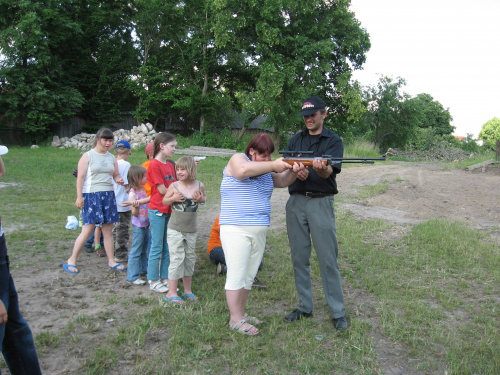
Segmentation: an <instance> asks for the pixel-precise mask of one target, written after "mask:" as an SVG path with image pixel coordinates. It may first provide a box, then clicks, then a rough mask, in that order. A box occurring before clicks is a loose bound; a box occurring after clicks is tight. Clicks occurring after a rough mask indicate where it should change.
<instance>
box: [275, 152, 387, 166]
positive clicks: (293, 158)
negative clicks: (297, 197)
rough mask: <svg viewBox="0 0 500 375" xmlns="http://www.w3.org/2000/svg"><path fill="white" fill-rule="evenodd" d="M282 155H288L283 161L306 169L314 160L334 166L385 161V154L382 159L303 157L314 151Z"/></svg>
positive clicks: (326, 156)
mask: <svg viewBox="0 0 500 375" xmlns="http://www.w3.org/2000/svg"><path fill="white" fill-rule="evenodd" d="M279 153H280V154H282V155H286V156H285V157H284V158H283V161H284V162H286V163H288V164H290V165H293V163H302V164H304V165H305V166H306V167H309V166H312V164H313V160H315V159H316V160H321V161H322V162H323V164H326V165H333V164H339V163H361V164H374V163H375V161H385V160H386V159H385V154H384V155H382V156H381V157H380V158H334V157H332V156H331V155H323V156H322V157H310V158H308V157H304V156H302V155H304V154H305V155H310V154H313V151H279ZM298 155H300V156H298Z"/></svg>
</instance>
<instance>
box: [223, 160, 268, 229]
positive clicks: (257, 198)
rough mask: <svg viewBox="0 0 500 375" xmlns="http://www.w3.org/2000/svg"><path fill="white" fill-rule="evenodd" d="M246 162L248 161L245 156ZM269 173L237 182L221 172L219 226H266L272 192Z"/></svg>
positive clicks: (232, 177) (224, 172)
mask: <svg viewBox="0 0 500 375" xmlns="http://www.w3.org/2000/svg"><path fill="white" fill-rule="evenodd" d="M245 157H246V158H247V160H248V161H250V159H249V158H248V157H247V156H246V155H245ZM273 187H274V183H273V177H272V176H271V173H266V174H264V175H262V176H258V177H252V178H250V177H249V178H245V179H244V180H238V179H237V178H235V177H234V176H227V175H226V168H224V171H223V177H222V183H221V185H220V194H221V211H220V218H219V223H220V224H221V225H224V224H227V225H266V226H269V223H270V218H271V201H270V199H271V194H272V192H273Z"/></svg>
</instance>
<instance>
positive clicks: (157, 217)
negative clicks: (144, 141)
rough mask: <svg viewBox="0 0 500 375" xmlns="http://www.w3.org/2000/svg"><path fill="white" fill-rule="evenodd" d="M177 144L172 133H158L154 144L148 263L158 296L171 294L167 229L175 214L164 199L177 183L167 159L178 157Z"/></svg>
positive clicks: (172, 167) (150, 284)
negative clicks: (171, 216)
mask: <svg viewBox="0 0 500 375" xmlns="http://www.w3.org/2000/svg"><path fill="white" fill-rule="evenodd" d="M176 145H177V141H176V140H175V136H173V135H172V134H169V133H159V134H158V135H157V136H156V138H155V141H154V153H153V156H154V159H153V160H152V161H151V163H150V164H149V168H148V172H147V179H148V182H149V185H150V186H151V201H150V203H149V211H148V217H149V223H150V230H151V248H150V250H149V260H148V280H149V288H150V289H151V290H154V291H155V292H158V293H166V292H168V284H167V279H168V267H169V266H170V255H169V252H168V244H167V225H168V221H169V219H170V214H171V212H172V207H171V206H164V205H163V203H162V201H163V196H164V195H165V193H166V192H167V189H168V187H169V186H170V185H171V184H172V183H173V182H175V181H176V178H175V166H174V164H173V163H172V162H170V161H167V158H172V156H173V155H174V153H175V146H176Z"/></svg>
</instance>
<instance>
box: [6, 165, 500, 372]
mask: <svg viewBox="0 0 500 375" xmlns="http://www.w3.org/2000/svg"><path fill="white" fill-rule="evenodd" d="M338 183H339V190H340V195H341V196H344V197H351V198H350V199H347V200H346V199H343V201H344V202H343V203H339V209H341V210H349V211H351V212H353V213H354V214H355V215H356V216H358V217H359V218H360V219H361V220H362V219H365V218H380V219H383V220H387V221H389V222H392V223H394V224H395V225H396V227H397V228H405V227H408V226H411V225H414V224H416V223H418V222H420V221H422V220H429V219H434V218H443V219H451V220H458V221H463V222H466V223H468V224H469V225H470V226H471V227H472V228H474V229H477V230H484V231H489V232H490V233H491V234H492V235H494V236H496V237H498V238H499V239H500V231H499V224H500V205H499V204H498V203H499V202H500V191H499V186H500V169H499V168H488V169H487V171H486V173H481V172H479V173H472V172H466V171H463V170H445V169H443V168H442V166H440V165H437V164H432V163H403V162H395V163H387V164H385V163H378V164H376V165H369V166H357V167H352V168H346V169H344V170H343V171H342V173H341V174H340V175H339V176H338ZM384 183H386V184H388V185H389V188H388V190H387V191H386V192H384V193H382V194H380V195H377V196H375V197H372V198H369V199H366V200H363V201H357V200H356V199H354V197H355V196H356V194H357V191H358V189H359V187H361V186H364V185H375V184H384ZM287 198H288V193H287V190H286V189H278V190H275V192H274V194H273V198H272V205H273V214H272V227H273V228H284V226H285V224H284V206H285V203H286V200H287ZM217 214H218V208H217V207H211V208H210V209H202V210H201V212H200V217H199V231H198V236H199V237H198V239H199V246H198V249H197V250H198V252H199V254H198V255H199V257H202V256H206V252H205V246H204V244H205V243H206V240H207V239H208V236H209V232H210V227H211V225H212V222H213V220H214V219H215V217H216V216H217ZM13 224H16V223H13ZM17 224H21V223H17ZM7 241H8V238H7ZM68 246H70V247H72V244H68ZM62 261H63V259H60V260H58V262H59V263H54V266H53V267H49V268H47V267H43V268H36V267H26V268H22V269H13V270H12V274H13V276H14V280H15V282H16V286H17V289H18V292H19V297H20V301H21V305H22V310H23V313H24V316H25V318H26V319H27V320H28V322H29V324H30V326H31V328H32V330H33V332H34V333H35V334H37V333H40V332H42V331H49V332H60V331H61V330H63V329H65V328H67V326H68V322H69V321H70V320H72V319H74V318H75V317H76V316H77V315H78V314H85V315H87V316H92V317H96V324H99V326H100V328H99V330H97V331H96V332H95V334H91V335H80V337H79V340H80V341H79V345H78V346H79V347H86V346H89V345H90V346H92V345H94V344H95V343H96V342H99V340H101V339H103V338H104V337H106V336H107V335H108V334H110V333H112V332H115V330H116V327H117V322H116V321H108V317H109V316H120V315H121V313H125V310H124V309H125V308H124V307H123V306H122V304H109V303H108V299H109V298H115V297H116V293H117V290H119V293H120V294H121V295H123V294H125V295H129V296H145V297H150V296H151V293H152V292H150V291H149V288H147V287H131V286H130V285H129V284H128V283H126V282H125V275H124V274H120V273H118V272H114V271H107V270H106V261H105V259H103V258H98V257H96V256H95V255H94V254H90V255H89V254H85V253H82V255H81V260H80V261H79V264H78V266H79V268H80V271H81V274H80V275H78V277H73V276H72V275H69V274H67V273H65V272H64V271H63V270H62V268H61V262H62ZM341 268H342V265H341ZM344 285H345V287H344V292H345V295H346V299H348V300H349V305H350V306H352V308H353V309H354V310H355V311H356V318H358V319H366V320H367V321H369V322H371V323H373V326H374V327H377V326H379V324H377V323H378V321H377V319H378V318H377V313H376V311H375V305H376V302H375V301H374V299H373V297H372V296H371V295H369V294H368V293H366V292H364V291H362V290H359V289H354V288H350V286H349V285H348V284H346V283H344ZM96 295H99V296H100V298H96ZM353 313H354V311H351V314H353ZM118 323H119V322H118ZM157 339H161V338H157ZM374 346H375V351H376V353H377V357H378V358H377V359H378V360H379V362H380V363H381V365H382V369H383V371H384V373H385V374H390V375H396V374H420V372H417V371H415V370H414V369H413V367H412V366H411V365H410V362H411V359H410V358H409V356H408V355H407V353H406V352H405V350H404V348H403V347H402V346H401V345H400V344H399V343H397V342H393V341H391V340H390V339H389V338H388V337H387V336H385V335H384V333H383V331H382V330H379V329H377V328H375V330H374ZM80 354H81V350H76V349H72V350H71V351H69V350H68V349H67V348H66V347H64V346H63V345H59V346H58V347H57V348H55V349H52V348H51V349H50V350H48V351H47V353H42V354H41V356H40V357H41V365H42V369H43V371H44V373H45V374H54V375H57V374H70V373H74V372H75V370H76V369H78V368H79V366H80V365H81V361H82V356H81V355H80ZM126 368H127V366H125V367H122V368H121V370H120V372H115V371H110V372H109V373H112V374H115V373H117V374H118V373H130V372H127V371H128V370H125V369H126ZM2 371H4V373H6V374H8V373H9V372H8V370H4V369H3V368H2Z"/></svg>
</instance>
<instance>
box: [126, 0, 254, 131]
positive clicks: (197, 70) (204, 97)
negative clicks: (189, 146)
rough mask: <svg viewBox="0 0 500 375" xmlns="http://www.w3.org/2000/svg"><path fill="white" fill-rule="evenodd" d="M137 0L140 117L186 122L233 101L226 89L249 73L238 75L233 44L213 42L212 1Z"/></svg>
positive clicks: (193, 123) (200, 120) (199, 120)
mask: <svg viewBox="0 0 500 375" xmlns="http://www.w3.org/2000/svg"><path fill="white" fill-rule="evenodd" d="M135 5H136V7H137V13H136V16H135V24H136V30H137V36H138V40H139V46H140V50H141V55H142V57H143V59H142V67H141V70H140V73H139V75H138V76H137V78H136V79H135V80H134V83H135V86H134V91H135V93H136V95H137V96H138V97H139V98H140V101H139V106H138V109H137V115H138V118H139V119H141V120H145V119H149V120H150V121H152V122H154V123H155V124H158V123H159V122H160V120H163V121H164V122H169V123H170V124H172V123H173V122H174V121H175V120H174V119H176V118H177V119H182V124H181V125H182V126H183V127H185V128H198V127H199V128H203V127H204V125H205V123H207V121H209V122H215V121H216V119H217V118H219V117H220V116H221V114H223V113H224V112H227V111H226V110H225V108H228V107H229V106H230V103H229V101H230V99H229V98H230V95H226V93H227V92H230V91H231V90H232V89H233V88H235V87H238V86H239V84H238V83H239V82H241V79H240V77H242V78H243V79H244V77H245V76H246V74H241V75H240V74H239V73H240V70H239V65H238V64H234V63H233V60H234V59H233V57H234V56H238V54H237V53H236V52H235V49H234V47H232V46H231V48H232V52H229V48H225V49H223V48H216V46H215V45H214V34H213V30H212V29H213V23H214V11H213V2H212V1H211V0H210V1H209V0H206V1H202V2H200V1H193V0H187V1H184V2H181V3H165V2H162V1H153V0H150V1H138V2H136V3H135ZM239 58H240V59H241V57H239ZM231 64H233V66H232V65H231ZM234 65H236V67H237V68H238V69H237V71H235V69H234V68H233V67H234ZM233 96H234V95H233Z"/></svg>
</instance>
